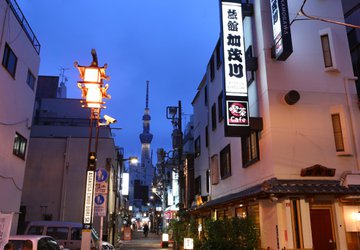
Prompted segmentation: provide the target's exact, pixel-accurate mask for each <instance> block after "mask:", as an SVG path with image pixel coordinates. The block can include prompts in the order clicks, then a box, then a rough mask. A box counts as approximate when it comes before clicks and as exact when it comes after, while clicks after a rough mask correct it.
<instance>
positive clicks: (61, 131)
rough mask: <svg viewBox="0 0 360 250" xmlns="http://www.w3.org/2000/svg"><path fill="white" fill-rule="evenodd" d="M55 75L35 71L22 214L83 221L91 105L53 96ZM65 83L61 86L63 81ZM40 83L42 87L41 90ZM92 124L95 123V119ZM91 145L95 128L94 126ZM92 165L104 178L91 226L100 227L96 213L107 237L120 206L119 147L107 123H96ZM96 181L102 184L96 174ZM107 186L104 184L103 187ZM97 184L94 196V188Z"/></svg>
mask: <svg viewBox="0 0 360 250" xmlns="http://www.w3.org/2000/svg"><path fill="white" fill-rule="evenodd" d="M44 86H46V87H45V90H44V89H43V88H42V87H44ZM57 86H58V78H57V77H39V91H38V93H39V94H38V95H37V99H36V110H35V116H34V123H33V125H32V128H31V136H30V140H29V141H30V143H29V154H28V159H27V163H26V169H25V179H24V188H23V192H22V198H21V212H22V214H23V220H22V221H21V223H19V226H20V229H21V228H23V226H24V225H26V223H27V222H29V221H34V220H55V221H57V220H60V221H72V222H82V219H83V206H84V193H85V181H86V168H87V164H88V147H89V138H90V134H89V127H90V110H89V109H84V108H82V107H81V103H80V99H66V98H59V97H57V93H59V91H58V88H57ZM62 87H63V86H62ZM41 89H42V91H41ZM94 126H98V125H97V124H94ZM92 132H93V134H92V146H91V147H92V148H94V147H95V141H96V129H93V131H92ZM97 147H98V149H97V162H96V168H97V169H99V170H101V171H102V172H101V173H103V174H102V176H103V177H107V178H106V179H104V183H107V184H106V185H105V187H104V186H102V187H101V188H100V189H101V190H103V189H104V188H105V189H107V190H105V191H101V193H99V194H101V195H102V196H103V197H105V200H103V202H98V203H96V202H95V213H94V228H95V230H96V231H97V232H98V233H99V232H100V217H101V216H102V217H103V218H104V226H103V228H102V231H103V235H104V237H105V239H109V241H112V239H114V237H113V234H114V232H115V228H114V227H113V226H112V225H113V223H114V220H116V215H115V213H116V212H117V211H119V204H118V203H119V199H117V197H118V193H119V192H120V190H117V189H119V188H120V185H119V184H118V182H119V178H118V172H119V171H118V168H119V166H118V159H119V157H118V149H117V147H116V146H115V142H114V138H113V136H112V134H111V129H110V127H109V126H100V127H99V133H98V146H97ZM97 181H98V182H97V183H98V184H101V183H100V182H101V181H102V180H100V179H99V178H97ZM106 187H107V188H106ZM100 189H95V201H96V196H97V190H100Z"/></svg>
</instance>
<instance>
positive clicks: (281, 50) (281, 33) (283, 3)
mask: <svg viewBox="0 0 360 250" xmlns="http://www.w3.org/2000/svg"><path fill="white" fill-rule="evenodd" d="M270 5H271V20H272V27H273V39H274V48H273V57H274V58H275V59H276V60H279V61H285V60H286V59H287V58H288V57H289V56H290V55H291V53H292V52H293V48H292V41H291V32H290V22H289V11H288V5H287V0H270Z"/></svg>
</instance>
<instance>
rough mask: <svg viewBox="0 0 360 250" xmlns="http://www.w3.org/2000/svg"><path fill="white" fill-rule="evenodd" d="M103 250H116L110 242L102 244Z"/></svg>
mask: <svg viewBox="0 0 360 250" xmlns="http://www.w3.org/2000/svg"><path fill="white" fill-rule="evenodd" d="M101 249H102V250H115V247H114V246H113V245H111V244H110V243H109V242H106V241H103V242H102V244H101Z"/></svg>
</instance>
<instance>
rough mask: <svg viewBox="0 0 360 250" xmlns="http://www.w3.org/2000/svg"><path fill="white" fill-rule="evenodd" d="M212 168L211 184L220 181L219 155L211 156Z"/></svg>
mask: <svg viewBox="0 0 360 250" xmlns="http://www.w3.org/2000/svg"><path fill="white" fill-rule="evenodd" d="M210 168H211V184H212V185H216V184H218V183H219V161H218V155H213V156H211V160H210Z"/></svg>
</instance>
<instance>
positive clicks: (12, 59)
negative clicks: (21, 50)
mask: <svg viewBox="0 0 360 250" xmlns="http://www.w3.org/2000/svg"><path fill="white" fill-rule="evenodd" d="M16 64H17V57H16V55H15V54H14V52H13V51H12V50H11V48H10V46H9V45H8V44H5V49H4V57H3V60H2V65H3V66H4V67H5V68H6V70H7V71H8V72H9V73H10V75H12V77H15V71H16Z"/></svg>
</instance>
